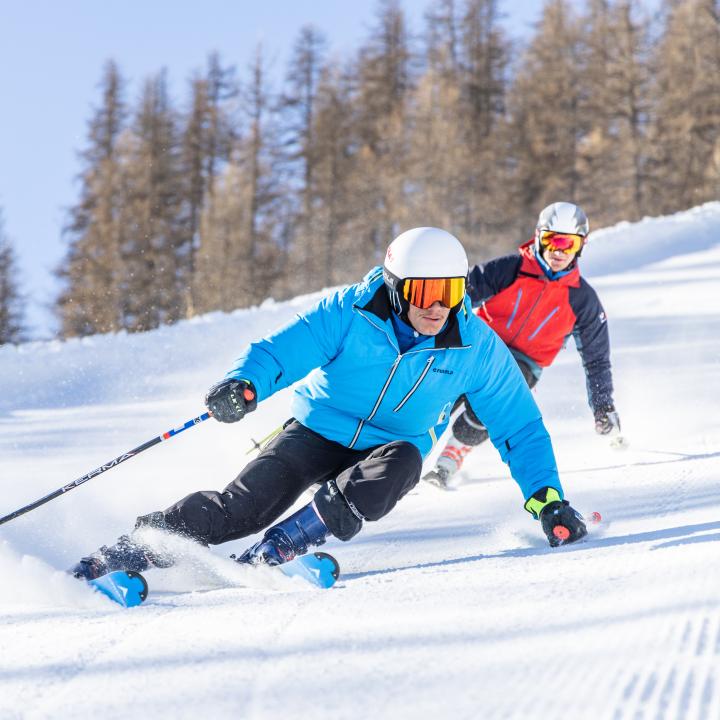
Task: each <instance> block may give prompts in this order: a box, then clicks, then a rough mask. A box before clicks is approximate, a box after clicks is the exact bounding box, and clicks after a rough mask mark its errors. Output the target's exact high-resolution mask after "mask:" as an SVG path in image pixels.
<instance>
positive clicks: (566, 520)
mask: <svg viewBox="0 0 720 720" xmlns="http://www.w3.org/2000/svg"><path fill="white" fill-rule="evenodd" d="M540 522H541V523H542V529H543V531H544V532H545V535H546V536H547V539H548V542H549V543H550V546H551V547H557V546H558V545H566V544H567V543H571V542H575V541H576V540H580V539H581V538H584V537H585V536H586V535H587V528H586V527H585V521H584V520H583V518H582V515H580V513H579V512H577V510H573V508H572V507H571V506H570V503H569V502H568V501H567V500H555V501H554V502H551V503H548V504H547V505H546V506H545V507H544V508H543V510H542V512H541V513H540Z"/></svg>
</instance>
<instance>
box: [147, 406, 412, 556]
mask: <svg viewBox="0 0 720 720" xmlns="http://www.w3.org/2000/svg"><path fill="white" fill-rule="evenodd" d="M421 469H422V457H421V455H420V451H419V450H418V449H417V448H416V447H415V445H412V444H411V443H408V442H402V441H397V442H391V443H388V444H387V445H381V446H379V447H375V448H371V449H369V450H350V449H348V448H346V447H345V446H344V445H340V444H338V443H336V442H332V441H331V440H327V439H326V438H324V437H323V436H321V435H318V434H317V433H315V432H313V431H312V430H309V429H308V428H306V427H305V426H304V425H302V424H300V423H299V422H297V421H296V420H293V421H291V422H290V423H289V424H288V425H287V426H286V427H285V428H284V429H283V430H282V431H281V432H280V434H279V435H277V437H275V438H274V439H273V440H272V441H271V442H270V443H269V444H268V446H267V447H266V448H264V449H263V450H262V451H261V453H260V454H259V455H258V457H257V458H256V459H255V460H252V461H251V462H250V463H248V464H247V466H246V467H245V468H244V469H243V470H242V472H241V473H240V474H239V475H238V476H237V477H236V478H235V480H233V482H231V483H230V484H229V485H228V486H227V487H226V488H225V489H224V490H223V492H214V491H202V492H196V493H192V494H191V495H188V496H187V497H185V498H183V499H182V500H180V501H179V502H177V503H175V504H174V505H171V506H170V507H169V508H168V509H167V510H165V512H164V513H162V515H163V518H162V519H161V520H160V523H159V524H161V525H162V526H163V527H164V528H165V529H167V530H170V531H172V532H179V533H182V534H184V535H187V536H189V537H191V538H193V539H195V540H198V541H199V542H202V543H206V544H211V545H217V544H219V543H223V542H227V541H229V540H236V539H238V538H242V537H245V536H246V535H252V534H253V533H256V532H259V531H260V530H263V529H264V528H266V527H267V526H268V525H270V524H271V523H272V522H273V521H275V520H277V519H278V518H279V517H280V516H281V515H282V514H283V513H285V512H286V511H287V510H288V509H289V508H290V507H291V506H292V505H293V503H294V502H295V501H296V500H297V499H298V498H299V497H300V495H301V494H302V493H303V492H304V491H305V490H307V489H308V488H309V487H311V486H312V485H314V484H316V483H323V485H322V486H321V487H320V489H319V490H318V491H317V492H316V493H315V498H314V502H315V507H316V508H317V510H318V512H319V513H320V516H321V517H322V519H323V521H324V522H325V524H326V525H327V527H328V529H329V530H330V533H331V534H332V535H334V536H335V537H337V538H340V539H341V540H349V539H350V538H351V537H353V535H355V534H356V533H357V532H359V531H360V528H361V527H362V521H363V520H379V519H380V518H381V517H383V516H385V515H387V513H389V512H390V511H391V510H392V509H393V508H394V507H395V505H396V503H397V502H398V500H400V498H402V497H403V495H405V494H406V493H407V492H408V491H409V490H410V489H411V488H412V487H414V486H415V485H416V484H417V482H418V480H419V478H420V472H421ZM153 515H155V514H153ZM146 517H150V516H146ZM142 520H143V519H142V518H141V519H139V522H140V521H142ZM153 524H155V523H153Z"/></svg>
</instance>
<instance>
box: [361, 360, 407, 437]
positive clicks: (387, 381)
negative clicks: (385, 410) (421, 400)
mask: <svg viewBox="0 0 720 720" xmlns="http://www.w3.org/2000/svg"><path fill="white" fill-rule="evenodd" d="M401 359H402V355H398V356H397V357H396V358H395V362H394V363H393V366H392V368H391V369H390V374H389V375H388V378H387V380H386V381H385V384H384V385H383V388H382V390H381V391H380V395H378V399H377V400H376V401H375V406H374V407H373V409H372V412H371V413H370V414H369V415H368V416H367V417H366V418H364V419H363V420H361V421H360V422H359V423H358V426H357V430H355V435H353V439H352V440H351V441H350V444H349V445H348V448H349V449H352V448H353V447H354V445H355V443H356V442H357V439H358V437H360V431H361V430H362V429H363V425H365V423H366V422H369V421H370V420H372V419H373V418H374V417H375V413H376V412H377V411H378V408H379V407H380V403H381V402H382V400H383V398H384V397H385V393H386V392H387V389H388V387H390V382H391V381H392V379H393V376H394V375H395V371H396V370H397V369H398V365H399V364H400V360H401Z"/></svg>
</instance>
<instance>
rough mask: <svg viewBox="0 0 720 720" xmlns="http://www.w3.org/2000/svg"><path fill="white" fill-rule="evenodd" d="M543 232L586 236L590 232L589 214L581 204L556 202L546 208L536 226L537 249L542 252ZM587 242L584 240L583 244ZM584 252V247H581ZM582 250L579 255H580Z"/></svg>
mask: <svg viewBox="0 0 720 720" xmlns="http://www.w3.org/2000/svg"><path fill="white" fill-rule="evenodd" d="M543 232H556V233H567V234H568V235H580V237H582V238H586V237H587V235H588V233H589V232H590V223H589V222H588V219H587V215H586V214H585V213H584V212H583V210H582V208H581V207H580V206H579V205H575V204H574V203H569V202H555V203H552V205H548V206H547V207H546V208H544V209H543V210H542V211H541V213H540V215H539V216H538V221H537V225H536V226H535V249H536V250H537V251H538V252H542V247H541V246H540V235H541V233H543ZM584 244H585V242H583V245H584ZM580 252H582V248H580ZM580 252H578V253H577V255H578V256H579V255H580Z"/></svg>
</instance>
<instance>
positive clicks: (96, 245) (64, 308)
mask: <svg viewBox="0 0 720 720" xmlns="http://www.w3.org/2000/svg"><path fill="white" fill-rule="evenodd" d="M123 84H124V83H123V80H122V78H121V76H120V72H119V70H118V68H117V65H116V64H115V63H114V62H112V61H110V62H108V63H107V65H106V66H105V68H104V71H103V77H102V81H101V90H102V104H101V106H100V107H99V108H98V110H96V112H95V113H94V115H93V117H92V119H91V120H90V123H89V132H88V147H87V148H86V149H85V151H84V152H83V153H82V154H81V158H82V160H83V164H84V167H83V170H82V172H81V175H80V180H81V182H82V188H81V196H80V200H79V202H78V204H77V205H76V206H75V207H73V208H72V209H71V211H70V219H69V222H68V225H67V226H66V228H65V235H66V237H68V241H69V244H68V250H67V254H66V257H65V259H64V260H63V262H62V263H61V266H60V267H59V268H58V270H57V275H58V277H59V278H60V279H61V280H62V281H63V284H64V288H63V290H62V292H61V294H60V296H59V298H58V300H57V304H56V312H57V314H58V316H59V319H60V325H61V330H60V331H61V334H62V335H63V336H65V337H70V336H77V335H81V336H82V335H91V334H93V333H101V332H111V331H116V330H119V329H120V328H121V327H122V317H121V308H120V304H121V299H122V287H121V285H122V276H123V270H122V261H121V257H120V255H121V246H122V244H123V236H124V226H123V224H122V223H121V222H120V221H119V216H120V211H121V208H122V196H121V193H120V188H119V166H118V162H117V141H118V138H119V136H120V134H121V132H122V129H123V123H124V120H125V117H126V114H127V110H126V106H125V102H124V99H123Z"/></svg>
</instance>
